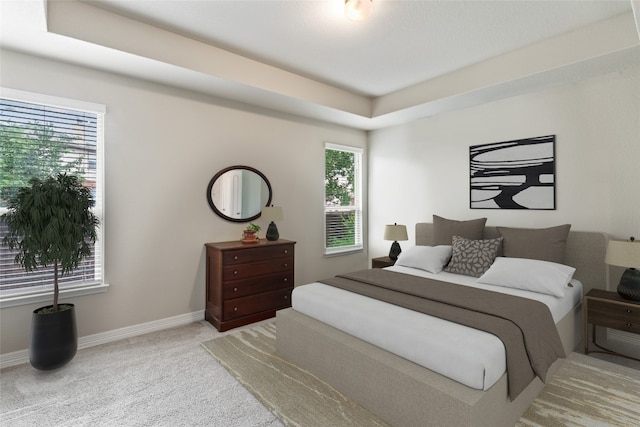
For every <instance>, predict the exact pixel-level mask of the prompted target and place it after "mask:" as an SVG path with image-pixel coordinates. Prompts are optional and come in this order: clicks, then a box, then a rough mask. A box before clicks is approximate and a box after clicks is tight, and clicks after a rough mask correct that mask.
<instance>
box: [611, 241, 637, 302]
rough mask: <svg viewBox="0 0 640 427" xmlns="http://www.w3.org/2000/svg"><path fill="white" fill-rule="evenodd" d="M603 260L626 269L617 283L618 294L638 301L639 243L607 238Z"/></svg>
mask: <svg viewBox="0 0 640 427" xmlns="http://www.w3.org/2000/svg"><path fill="white" fill-rule="evenodd" d="M604 262H605V263H607V264H609V265H617V266H618V267H626V268H627V269H626V270H625V271H624V273H623V274H622V277H621V278H620V283H618V289H617V290H618V294H619V295H620V296H621V297H622V298H625V299H629V300H634V301H640V270H637V269H636V268H635V267H640V243H638V242H636V241H635V239H634V238H633V237H631V238H629V240H609V245H608V246H607V255H605V258H604Z"/></svg>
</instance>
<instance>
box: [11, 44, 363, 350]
mask: <svg viewBox="0 0 640 427" xmlns="http://www.w3.org/2000/svg"><path fill="white" fill-rule="evenodd" d="M1 55H2V61H1V64H0V67H1V68H0V75H1V76H2V77H1V78H2V80H1V81H0V85H2V86H4V87H9V88H13V89H19V90H25V91H31V92H39V93H44V94H48V95H54V96H60V97H66V98H71V99H79V100H84V101H89V102H93V103H99V104H105V105H106V106H107V115H106V120H105V121H106V128H105V139H106V144H105V147H106V188H105V190H106V201H105V203H106V204H105V206H106V213H105V221H104V227H105V232H106V236H105V245H106V247H105V260H106V270H105V277H106V281H107V282H108V283H109V284H110V285H111V287H110V289H109V291H108V292H107V293H104V294H99V295H91V296H84V297H79V298H74V299H72V300H71V301H69V302H73V303H75V304H76V312H77V313H76V314H77V317H78V333H79V336H80V337H83V336H87V335H93V334H98V333H102V332H105V331H111V330H115V329H119V328H123V327H127V326H132V325H136V324H140V323H145V322H151V321H154V320H158V319H164V318H168V317H172V316H177V315H180V314H186V313H193V312H196V311H199V310H202V311H204V299H205V285H204V280H205V270H204V266H205V261H204V251H203V244H204V243H205V242H212V241H225V240H236V239H239V238H240V234H241V230H242V229H243V228H244V225H242V224H235V223H231V222H227V221H224V220H222V219H220V218H219V217H217V216H216V215H215V214H214V213H213V211H212V210H211V209H210V208H209V206H208V204H207V200H206V197H205V193H206V188H207V184H208V183H209V180H210V179H211V178H212V177H213V175H214V174H215V173H216V172H218V171H219V170H220V169H222V168H224V167H227V166H231V165H236V164H242V165H249V166H252V167H255V168H257V169H258V170H260V171H262V172H263V173H264V174H265V175H266V176H267V178H268V179H269V180H270V182H271V185H272V188H273V193H274V196H273V203H274V204H275V205H279V206H282V207H283V209H284V215H285V219H284V220H283V221H280V222H279V223H278V229H279V231H280V236H281V238H283V239H288V240H295V241H297V242H298V243H297V245H296V279H295V283H296V284H301V283H306V282H309V281H312V280H315V279H320V278H323V277H329V276H331V275H333V274H335V273H336V272H345V271H349V270H353V269H360V268H366V266H367V265H368V257H367V254H366V251H365V252H364V253H361V254H355V255H349V256H343V257H334V258H325V257H324V256H323V241H324V240H323V231H324V225H323V224H324V222H323V194H324V180H323V174H324V143H325V142H334V143H340V144H347V145H352V146H357V147H363V148H366V138H367V136H366V133H365V132H363V131H358V130H352V129H347V128H342V127H337V126H332V125H327V124H323V123H317V122H312V121H308V120H302V119H297V118H292V117H285V116H282V115H270V114H269V113H268V112H264V111H260V110H256V109H253V108H251V107H247V106H242V105H237V104H235V103H233V102H229V101H225V100H220V99H215V98H211V97H205V96H202V95H199V94H195V93H191V92H186V91H182V90H179V89H175V88H171V87H166V86H161V85H157V84H152V83H148V82H143V81H139V80H134V79H130V78H126V77H122V76H118V75H114V74H108V73H104V72H100V71H95V70H90V69H87V68H82V67H77V66H73V65H68V64H62V63H58V62H53V61H49V60H45V59H39V58H35V57H32V56H27V55H23V54H18V53H15V52H8V51H3V52H1ZM365 172H366V171H365ZM365 194H366V193H365ZM257 222H258V223H260V224H262V225H263V227H264V229H265V230H266V225H267V224H266V223H265V222H264V221H261V220H258V221H257ZM39 305H44V304H39ZM37 306H38V305H33V306H19V307H11V308H3V309H1V310H0V318H1V322H0V323H1V329H0V336H1V348H2V350H1V351H2V353H3V354H4V353H9V352H14V351H18V350H22V349H25V348H27V346H28V334H29V323H30V319H31V317H30V316H31V311H32V310H34V309H35V308H37Z"/></svg>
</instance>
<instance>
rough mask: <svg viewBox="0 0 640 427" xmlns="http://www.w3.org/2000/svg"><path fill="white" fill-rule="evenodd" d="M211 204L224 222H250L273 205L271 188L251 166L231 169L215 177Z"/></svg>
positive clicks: (209, 189) (209, 196)
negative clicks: (263, 209)
mask: <svg viewBox="0 0 640 427" xmlns="http://www.w3.org/2000/svg"><path fill="white" fill-rule="evenodd" d="M207 201H208V202H209V206H211V209H213V211H214V212H215V213H216V214H218V216H220V217H221V218H224V219H226V220H228V221H233V222H249V221H253V220H254V219H256V218H259V217H260V213H261V212H262V208H263V207H265V206H269V205H270V204H271V184H270V183H269V180H268V179H267V177H266V176H264V175H263V174H262V172H260V171H259V170H257V169H254V168H252V167H249V166H230V167H228V168H225V169H222V170H221V171H220V172H218V173H217V174H215V175H214V177H213V178H211V181H209V185H208V186H207Z"/></svg>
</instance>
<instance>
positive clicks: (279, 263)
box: [222, 255, 293, 282]
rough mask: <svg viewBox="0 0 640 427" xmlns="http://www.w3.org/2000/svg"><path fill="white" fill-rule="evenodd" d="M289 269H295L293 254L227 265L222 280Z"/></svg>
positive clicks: (226, 280)
mask: <svg viewBox="0 0 640 427" xmlns="http://www.w3.org/2000/svg"><path fill="white" fill-rule="evenodd" d="M288 271H293V255H290V256H288V257H286V258H276V259H272V260H267V261H257V262H250V263H246V264H234V265H227V266H225V267H224V268H223V270H222V280H223V281H224V282H228V281H232V280H240V279H244V278H248V277H256V276H263V275H266V274H272V273H281V272H288Z"/></svg>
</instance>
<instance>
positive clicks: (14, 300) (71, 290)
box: [0, 87, 109, 308]
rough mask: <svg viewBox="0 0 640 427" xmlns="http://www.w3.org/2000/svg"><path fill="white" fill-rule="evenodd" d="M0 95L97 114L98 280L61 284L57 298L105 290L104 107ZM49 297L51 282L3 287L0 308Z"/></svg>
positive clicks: (18, 93)
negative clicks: (7, 288) (8, 288)
mask: <svg viewBox="0 0 640 427" xmlns="http://www.w3.org/2000/svg"><path fill="white" fill-rule="evenodd" d="M0 98H2V99H8V100H13V101H19V102H27V103H32V104H38V105H44V106H48V107H54V108H64V109H69V110H76V111H84V112H88V113H92V114H96V116H97V124H98V132H97V140H96V184H95V185H96V187H95V190H96V196H95V201H96V204H95V206H94V208H93V210H94V213H95V214H96V216H97V217H98V219H99V220H100V226H99V227H98V230H97V232H98V238H97V239H96V243H95V251H96V252H99V253H100V257H99V263H100V271H101V277H100V279H99V280H95V281H88V282H85V283H77V282H76V283H64V284H63V283H61V284H60V299H64V298H70V297H77V296H83V295H91V294H97V293H102V292H106V291H107V290H108V288H109V285H108V284H107V283H106V282H105V268H104V267H105V262H104V258H105V257H104V255H105V254H104V234H105V233H104V205H105V203H104V195H105V193H104V186H105V183H104V142H105V138H104V134H105V124H104V116H105V114H106V106H105V105H101V104H95V103H91V102H85V101H78V100H73V99H68V98H61V97H57V96H50V95H44V94H39V93H34V92H27V91H22V90H16V89H10V88H5V87H0ZM7 211H8V209H7V208H3V207H0V214H3V213H5V212H7ZM0 244H1V243H0ZM52 298H53V284H51V285H36V286H31V287H24V288H18V289H11V290H5V291H1V292H0V308H5V307H14V306H19V305H26V304H35V303H49V304H50V303H51V301H52Z"/></svg>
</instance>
